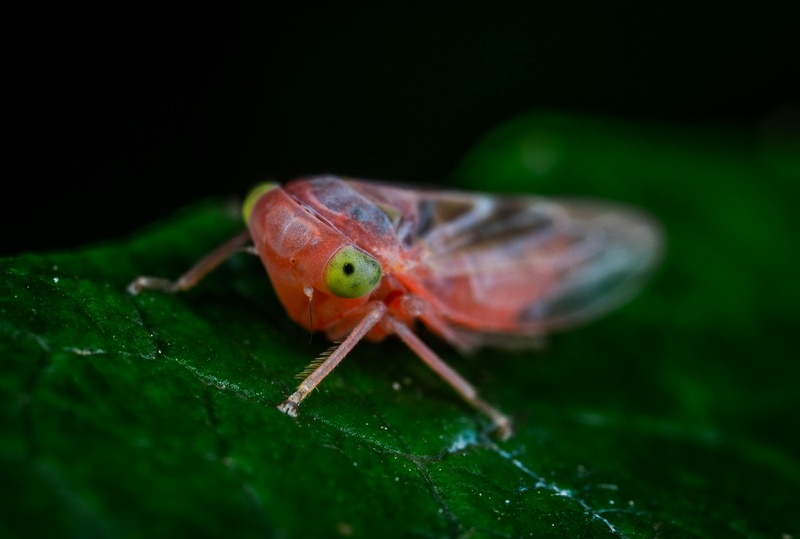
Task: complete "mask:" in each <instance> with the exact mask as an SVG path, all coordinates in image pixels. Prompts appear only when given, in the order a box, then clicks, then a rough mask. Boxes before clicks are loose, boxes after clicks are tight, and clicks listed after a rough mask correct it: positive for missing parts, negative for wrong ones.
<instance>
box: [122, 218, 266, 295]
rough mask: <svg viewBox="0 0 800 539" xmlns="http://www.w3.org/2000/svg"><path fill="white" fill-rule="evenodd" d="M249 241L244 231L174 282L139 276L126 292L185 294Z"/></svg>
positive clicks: (247, 233)
mask: <svg viewBox="0 0 800 539" xmlns="http://www.w3.org/2000/svg"><path fill="white" fill-rule="evenodd" d="M249 239H250V232H249V231H247V230H244V231H242V232H240V233H239V234H236V235H235V236H233V237H232V238H230V239H229V240H227V241H226V242H225V243H223V244H222V245H220V246H219V247H217V248H216V249H214V250H213V251H211V252H210V253H208V254H207V255H206V256H204V257H203V258H202V259H201V260H200V261H199V262H198V263H197V264H195V265H194V266H192V267H191V268H189V271H187V272H186V273H184V274H183V275H181V276H180V277H178V279H177V280H175V281H170V280H169V279H164V278H162V277H148V276H146V275H141V276H139V277H137V278H136V279H134V280H133V281H132V282H131V284H129V285H128V292H129V293H130V294H133V295H136V294H138V293H139V292H141V291H142V290H145V289H157V290H163V291H164V292H168V293H170V294H174V293H175V292H185V291H186V290H189V289H190V288H192V287H193V286H194V285H196V284H197V283H198V282H200V280H201V279H202V278H203V277H205V276H206V274H207V273H208V272H210V271H211V270H213V269H214V268H216V267H217V266H219V265H220V264H222V263H223V262H224V261H225V260H227V259H228V258H230V256H231V255H233V254H235V253H238V252H239V251H241V250H242V249H243V248H244V245H245V244H246V243H247V242H248V240H249Z"/></svg>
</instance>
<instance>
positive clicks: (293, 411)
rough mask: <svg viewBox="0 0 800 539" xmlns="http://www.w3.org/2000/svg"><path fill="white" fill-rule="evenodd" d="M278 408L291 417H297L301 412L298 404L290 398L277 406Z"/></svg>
mask: <svg viewBox="0 0 800 539" xmlns="http://www.w3.org/2000/svg"><path fill="white" fill-rule="evenodd" d="M276 408H277V409H278V410H280V411H281V412H283V413H284V414H286V415H288V416H290V417H297V414H298V413H299V412H298V411H297V404H295V403H294V402H292V401H290V400H285V401H283V402H282V403H280V404H279V405H278V406H276Z"/></svg>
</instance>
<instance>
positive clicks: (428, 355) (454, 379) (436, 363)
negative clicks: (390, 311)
mask: <svg viewBox="0 0 800 539" xmlns="http://www.w3.org/2000/svg"><path fill="white" fill-rule="evenodd" d="M386 323H387V326H388V327H389V328H390V329H391V330H392V331H394V333H395V334H396V335H397V336H398V337H400V339H401V340H402V341H403V342H404V343H406V344H407V345H408V347H409V348H411V349H412V350H413V351H414V352H416V354H417V355H418V356H419V357H420V359H422V361H424V362H425V363H427V364H428V366H429V367H430V368H431V369H433V371H434V372H435V373H436V374H438V375H439V376H441V377H442V379H443V380H444V381H445V382H447V383H448V384H450V386H451V387H452V388H453V389H455V390H456V392H457V393H458V394H459V395H461V396H462V397H463V398H464V400H465V401H467V402H468V403H469V404H470V405H472V407H473V408H475V409H476V410H478V411H479V412H481V413H483V414H484V415H486V416H487V417H488V418H489V419H491V420H492V422H493V423H494V424H495V425H496V426H497V433H498V436H499V438H500V439H501V440H507V439H508V438H510V437H511V435H512V434H513V426H512V423H511V418H510V417H508V416H507V415H505V414H503V413H502V412H501V411H500V410H498V409H496V408H494V407H493V406H492V405H490V404H489V403H487V402H486V401H484V400H483V399H482V398H480V396H479V395H478V390H477V389H475V386H473V385H472V384H470V383H469V382H467V380H465V379H464V377H463V376H461V375H460V374H458V373H457V372H456V371H455V370H453V368H452V367H450V365H448V364H447V363H445V362H444V361H443V360H442V358H440V357H439V356H437V355H436V352H434V351H433V350H431V349H430V348H428V346H427V345H426V344H425V343H424V342H422V341H421V340H420V338H419V337H417V336H416V334H415V333H414V332H413V331H411V329H409V327H408V326H406V325H405V324H403V323H402V322H400V321H398V320H395V319H394V318H390V317H389V318H387V320H386Z"/></svg>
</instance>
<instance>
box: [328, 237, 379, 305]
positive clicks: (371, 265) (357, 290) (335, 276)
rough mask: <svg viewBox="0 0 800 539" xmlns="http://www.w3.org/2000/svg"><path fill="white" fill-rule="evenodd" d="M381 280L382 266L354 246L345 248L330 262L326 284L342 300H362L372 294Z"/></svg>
mask: <svg viewBox="0 0 800 539" xmlns="http://www.w3.org/2000/svg"><path fill="white" fill-rule="evenodd" d="M380 280H381V265H380V264H379V263H378V261H377V260H375V259H374V258H372V257H371V256H369V255H368V254H367V253H365V252H364V251H361V250H359V249H356V248H355V247H353V246H352V245H348V246H347V247H343V248H342V249H340V250H339V251H338V252H337V253H336V254H335V255H334V256H333V258H331V261H330V262H328V267H327V268H326V270H325V283H326V284H327V285H328V289H329V290H330V291H331V294H333V295H334V296H338V297H340V298H360V297H361V296H366V295H367V294H369V293H370V292H372V291H373V290H374V289H375V287H376V286H378V283H379V282H380Z"/></svg>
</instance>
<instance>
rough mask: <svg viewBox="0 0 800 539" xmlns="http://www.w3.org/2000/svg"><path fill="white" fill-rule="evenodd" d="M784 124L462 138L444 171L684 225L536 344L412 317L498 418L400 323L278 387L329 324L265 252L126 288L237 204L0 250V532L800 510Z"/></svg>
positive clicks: (714, 531)
mask: <svg viewBox="0 0 800 539" xmlns="http://www.w3.org/2000/svg"><path fill="white" fill-rule="evenodd" d="M785 140H786V139H784V138H779V143H775V142H774V141H775V139H774V137H773V138H770V137H769V136H761V134H759V133H743V132H731V131H725V130H718V129H713V128H686V127H680V128H678V127H663V126H657V125H639V124H626V123H620V122H617V121H612V120H603V119H587V118H581V117H570V116H561V115H555V114H544V113H539V114H532V115H529V116H525V117H521V118H519V119H517V120H514V121H512V122H510V123H508V124H506V125H503V126H501V127H499V128H498V129H496V130H495V131H493V132H492V133H490V134H489V135H488V136H487V137H486V138H485V139H484V140H483V141H482V142H481V143H480V144H479V145H478V147H477V148H476V149H475V150H474V151H473V152H471V153H470V154H469V155H468V156H467V157H466V159H465V160H464V161H463V162H462V163H461V165H460V166H459V167H458V168H457V170H456V171H455V173H454V175H453V177H452V178H450V185H451V186H458V187H461V188H464V189H474V190H481V191H492V192H525V193H538V194H545V195H563V194H567V195H581V196H587V197H599V198H606V199H613V200H618V201H622V202H626V203H630V204H635V205H638V206H641V207H644V208H646V209H648V210H649V211H651V212H652V213H654V214H655V215H656V216H657V217H658V218H659V219H660V220H661V221H662V222H663V224H664V227H665V231H666V234H667V238H668V250H667V255H666V259H665V261H664V263H663V265H662V268H661V269H660V270H659V272H658V273H657V274H656V276H655V278H654V279H653V281H652V282H651V284H650V285H649V286H648V287H647V288H646V290H645V291H644V292H643V293H642V294H641V295H640V296H639V297H638V298H637V299H636V300H634V301H633V302H632V303H631V304H629V305H627V306H625V307H624V308H622V309H620V310H619V311H617V312H615V313H613V314H612V315H610V316H607V317H606V318H604V319H602V320H600V321H597V322H595V323H593V324H590V325H588V326H586V327H584V328H581V329H578V330H575V331H571V332H569V333H564V334H559V335H556V336H554V337H553V338H552V339H551V343H550V346H549V347H548V348H547V349H546V350H545V351H543V352H541V353H532V352H515V353H508V352H498V351H494V350H486V351H484V352H481V353H479V354H477V355H476V356H475V357H470V358H462V357H459V356H458V355H457V354H456V353H455V352H454V351H453V350H451V349H449V348H448V347H447V346H446V345H445V344H443V343H441V342H437V341H436V340H435V339H433V338H432V337H431V335H429V334H427V333H426V332H424V331H422V332H421V333H422V336H423V338H425V339H426V341H427V342H429V343H431V344H432V346H433V347H434V348H435V350H437V351H438V352H439V353H440V354H441V355H442V356H443V357H444V358H445V359H446V360H447V361H448V362H449V363H451V364H452V365H453V366H454V367H455V368H456V369H458V370H459V371H460V372H462V373H463V374H464V375H465V376H467V378H469V379H470V380H473V381H475V382H476V383H477V385H478V386H479V387H480V388H481V391H482V393H483V395H484V396H485V398H486V399H487V400H489V401H490V402H493V403H496V404H497V405H498V406H499V407H500V408H501V409H503V410H504V411H506V412H508V413H510V414H512V415H513V416H514V417H515V419H516V423H517V435H516V436H515V437H514V438H512V439H511V440H510V441H508V442H504V443H498V442H497V441H496V440H494V439H493V438H491V436H488V435H487V434H486V432H485V429H486V427H487V425H486V423H485V420H484V419H483V418H482V417H481V416H480V415H478V414H476V413H475V412H473V411H472V410H471V409H469V408H468V407H467V406H466V405H465V404H464V403H463V402H462V401H461V400H460V399H459V398H458V397H457V396H456V395H455V394H453V392H452V391H451V390H450V389H449V388H448V387H446V386H445V385H444V384H443V383H442V382H441V381H440V380H438V378H437V377H436V376H435V375H434V374H433V373H431V372H429V371H428V370H427V369H426V367H425V366H424V365H423V364H422V363H421V362H420V361H419V360H418V359H417V358H415V357H414V356H413V354H411V353H410V352H409V351H408V350H407V349H405V348H404V347H403V346H402V345H401V344H399V343H397V342H394V341H393V340H389V341H387V342H384V343H381V344H377V345H376V344H369V343H363V344H360V345H359V346H358V347H357V348H356V350H355V351H354V352H353V353H352V354H351V355H350V356H348V358H347V359H346V360H345V362H344V363H343V364H342V365H341V366H340V367H339V368H338V369H337V370H336V371H335V372H334V373H333V374H332V375H331V376H329V377H328V378H327V379H326V380H325V382H324V383H323V384H322V386H321V388H320V391H319V392H317V393H315V394H314V395H313V396H312V397H311V398H310V399H309V400H308V401H307V402H305V403H304V405H303V410H302V415H301V416H300V417H299V418H298V420H291V419H289V418H287V417H285V416H283V415H282V414H280V413H279V412H278V411H277V410H275V408H274V406H275V405H276V404H277V403H278V402H280V401H281V400H282V399H283V397H284V396H285V395H286V394H287V393H288V392H289V390H290V389H291V388H292V386H293V384H294V378H293V375H294V374H295V373H297V372H299V371H301V370H302V369H303V368H304V367H305V366H306V365H307V364H308V362H309V361H310V360H311V359H312V358H314V357H315V356H316V355H318V354H319V353H320V352H321V351H323V350H325V349H326V348H327V347H328V344H327V343H326V342H324V339H323V338H322V337H320V336H316V335H315V336H314V337H313V338H312V340H311V342H310V343H309V336H308V334H306V333H304V331H303V330H302V329H300V328H299V327H296V326H294V325H293V324H292V323H291V322H290V321H289V320H288V319H287V318H286V316H285V314H284V313H283V310H282V307H281V306H280V305H279V303H278V302H277V299H276V297H275V295H274V293H273V292H272V290H271V288H270V284H269V282H268V279H267V277H266V276H265V274H264V271H263V268H261V267H260V264H259V262H258V260H256V259H255V258H254V257H249V256H247V255H244V254H243V255H238V256H236V257H234V258H232V259H231V260H230V261H229V262H228V263H226V264H224V265H223V266H222V267H221V268H219V270H217V271H216V272H214V273H213V274H212V275H211V276H209V277H208V278H207V279H206V280H205V281H203V282H202V283H201V285H200V286H198V287H197V288H195V289H193V290H192V291H190V292H189V293H186V294H181V295H176V296H168V295H165V294H160V293H156V292H146V293H143V294H142V295H140V296H137V297H131V296H129V295H128V294H127V293H126V292H125V285H126V284H127V283H128V282H129V281H130V280H131V279H132V278H133V277H135V276H137V275H140V274H150V275H162V276H169V277H174V276H177V275H178V274H180V273H181V272H183V271H184V270H185V269H187V268H188V267H189V266H190V265H191V264H192V263H194V262H195V261H196V260H197V259H198V258H199V257H200V256H202V255H203V254H205V252H207V251H208V250H210V249H211V248H212V247H214V246H215V245H216V244H218V243H219V242H220V241H222V240H223V239H225V238H227V237H228V236H230V235H231V234H233V233H234V232H235V231H237V230H240V229H241V225H240V224H239V222H238V220H237V217H236V212H235V211H230V208H229V207H228V205H227V204H226V203H224V202H215V201H210V202H201V203H196V204H194V205H190V206H188V207H187V208H185V209H183V210H181V211H180V212H178V213H177V214H176V215H175V216H174V217H172V218H170V219H168V220H166V221H164V222H162V223H160V224H157V225H155V226H154V227H152V228H151V229H149V230H147V231H144V232H142V233H140V234H138V235H136V236H135V237H133V238H131V239H120V240H119V241H117V242H112V243H109V244H106V245H100V246H93V247H86V248H83V249H80V250H77V251H75V252H63V253H44V254H27V255H22V256H19V257H16V258H6V259H2V260H0V272H2V278H1V279H0V354H2V358H3V359H2V366H3V368H2V371H0V399H2V401H0V410H2V412H1V415H0V483H2V485H3V487H2V496H3V499H2V503H0V507H1V508H2V509H0V512H1V513H0V515H1V516H2V518H0V535H2V536H4V537H23V536H25V537H30V536H46V535H51V536H73V537H145V536H146V537H175V536H182V535H186V536H194V537H203V536H209V537H211V536H221V535H223V534H224V535H231V536H237V537H296V536H301V535H302V536H308V537H330V536H342V537H350V536H352V537H374V536H382V537H391V536H397V537H408V536H420V537H517V536H524V537H626V538H644V537H726V538H727V537H754V538H762V537H763V538H790V537H798V533H800V517H798V516H797V512H796V505H797V495H796V492H797V490H798V488H799V487H800V462H799V461H798V455H800V437H798V435H797V428H796V425H797V419H796V418H797V416H798V413H800V402H799V400H800V399H799V398H798V391H797V384H798V380H800V364H798V362H797V361H796V360H793V358H794V357H795V356H796V350H795V348H796V346H795V338H794V337H795V333H796V326H797V306H798V302H800V286H798V282H797V279H796V278H795V276H794V274H795V273H796V268H797V267H800V264H799V263H798V262H800V261H798V256H800V255H798V252H797V249H796V248H795V244H796V238H795V235H796V231H797V230H798V229H800V226H798V225H799V224H800V223H798V217H797V212H796V211H795V210H794V205H795V198H794V197H793V196H791V195H792V194H794V193H796V183H797V180H798V160H800V152H798V148H797V147H795V146H793V145H792V144H791V143H784V142H785ZM187 202H189V201H187Z"/></svg>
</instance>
